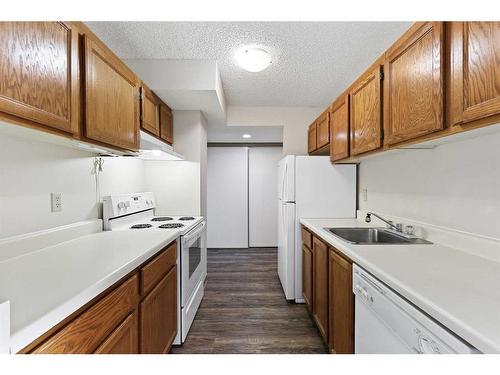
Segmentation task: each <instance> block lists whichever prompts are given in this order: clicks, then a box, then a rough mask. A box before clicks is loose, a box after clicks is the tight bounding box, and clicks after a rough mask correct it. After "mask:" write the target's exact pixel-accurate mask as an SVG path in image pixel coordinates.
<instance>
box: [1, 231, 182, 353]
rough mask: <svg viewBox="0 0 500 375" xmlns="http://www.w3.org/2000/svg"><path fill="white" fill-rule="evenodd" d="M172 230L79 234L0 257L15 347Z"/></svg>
mask: <svg viewBox="0 0 500 375" xmlns="http://www.w3.org/2000/svg"><path fill="white" fill-rule="evenodd" d="M179 235H180V232H179V231H177V230H148V231H112V232H99V233H94V234H89V235H85V236H82V237H78V238H75V239H72V240H70V241H66V242H63V243H59V244H56V245H53V246H50V247H46V248H43V249H41V250H37V251H33V252H29V253H27V254H23V255H20V256H17V257H12V258H9V259H6V260H2V261H0V301H2V300H9V301H10V306H11V312H10V316H11V322H10V326H11V337H10V346H11V352H12V353H15V352H18V351H19V350H21V349H22V348H24V347H25V346H26V345H28V344H29V343H31V342H32V341H33V340H35V339H36V338H38V337H39V336H40V335H42V334H43V333H44V332H46V331H47V330H49V329H50V328H52V327H53V326H55V325H56V324H57V323H59V322H60V321H62V320H63V319H64V318H66V317H67V316H68V315H70V314H71V313H73V312H74V311H76V310H77V309H78V308H80V307H81V306H83V305H85V303H87V302H88V301H90V300H91V299H92V298H94V297H96V296H97V295H98V294H99V293H101V292H103V291H104V290H106V289H107V288H108V287H110V286H111V285H113V284H114V283H115V282H117V281H118V280H120V279H121V278H122V277H124V276H125V275H127V274H128V273H130V272H131V271H133V270H134V269H135V268H137V267H138V266H139V265H140V264H142V263H143V262H145V261H146V260H147V259H148V258H150V257H151V256H153V255H154V254H155V253H156V252H158V251H160V250H161V249H163V248H164V247H165V246H166V245H168V244H169V243H170V242H172V241H173V240H175V239H176V238H178V237H179Z"/></svg>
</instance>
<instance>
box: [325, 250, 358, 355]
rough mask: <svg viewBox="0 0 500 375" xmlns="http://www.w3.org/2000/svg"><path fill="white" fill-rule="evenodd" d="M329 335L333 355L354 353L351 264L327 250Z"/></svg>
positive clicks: (334, 252)
mask: <svg viewBox="0 0 500 375" xmlns="http://www.w3.org/2000/svg"><path fill="white" fill-rule="evenodd" d="M328 274H329V298H328V299H329V302H328V303H329V318H328V321H329V333H328V340H329V341H328V345H329V347H330V350H331V351H332V352H333V353H337V354H352V353H354V294H353V292H352V263H351V262H350V261H349V260H347V259H346V258H345V257H343V256H341V255H339V254H338V253H337V252H336V251H335V250H334V249H330V250H329V257H328Z"/></svg>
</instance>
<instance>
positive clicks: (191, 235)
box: [182, 221, 206, 243]
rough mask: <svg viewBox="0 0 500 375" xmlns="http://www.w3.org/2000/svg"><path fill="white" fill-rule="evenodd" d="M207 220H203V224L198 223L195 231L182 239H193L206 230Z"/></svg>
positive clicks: (185, 240)
mask: <svg viewBox="0 0 500 375" xmlns="http://www.w3.org/2000/svg"><path fill="white" fill-rule="evenodd" d="M205 226H206V222H205V221H202V222H201V224H199V225H198V227H197V228H196V229H194V232H193V233H190V234H189V236H183V237H182V240H183V242H184V243H187V242H189V241H191V240H192V239H193V238H196V237H198V236H199V235H200V234H201V233H202V232H203V231H204V230H205Z"/></svg>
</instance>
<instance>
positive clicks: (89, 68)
mask: <svg viewBox="0 0 500 375" xmlns="http://www.w3.org/2000/svg"><path fill="white" fill-rule="evenodd" d="M84 41H85V125H84V135H85V137H87V138H89V139H92V140H94V141H98V142H102V143H105V144H108V145H111V146H115V147H119V148H123V149H128V150H137V149H138V146H139V145H138V143H139V117H140V111H139V103H140V100H139V87H140V82H139V80H138V78H137V77H136V76H135V74H134V73H133V72H132V71H131V70H130V69H129V68H128V67H127V66H126V65H125V64H124V63H123V62H122V61H121V60H120V59H118V58H117V57H116V56H115V55H114V54H113V52H111V51H110V50H109V49H108V48H107V47H106V46H105V45H104V44H103V43H101V42H100V41H98V40H97V39H94V37H91V36H89V35H85V36H84Z"/></svg>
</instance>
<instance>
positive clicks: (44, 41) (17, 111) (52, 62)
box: [0, 22, 79, 134]
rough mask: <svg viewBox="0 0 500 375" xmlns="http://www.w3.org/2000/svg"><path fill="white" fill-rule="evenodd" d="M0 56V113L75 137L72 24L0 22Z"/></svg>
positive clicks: (75, 71)
mask: <svg viewBox="0 0 500 375" xmlns="http://www.w3.org/2000/svg"><path fill="white" fill-rule="evenodd" d="M0 56H1V58H0V112H2V113H3V114H6V115H7V116H9V115H10V116H13V117H14V118H15V119H21V120H27V121H29V122H30V124H31V125H35V126H36V125H42V127H47V128H50V129H56V130H58V131H63V132H66V133H69V134H76V133H78V131H79V128H78V121H79V119H78V111H79V103H78V100H79V86H78V71H79V70H78V69H79V66H78V61H79V60H78V33H77V32H75V31H74V30H73V26H72V25H71V23H63V22H0Z"/></svg>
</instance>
